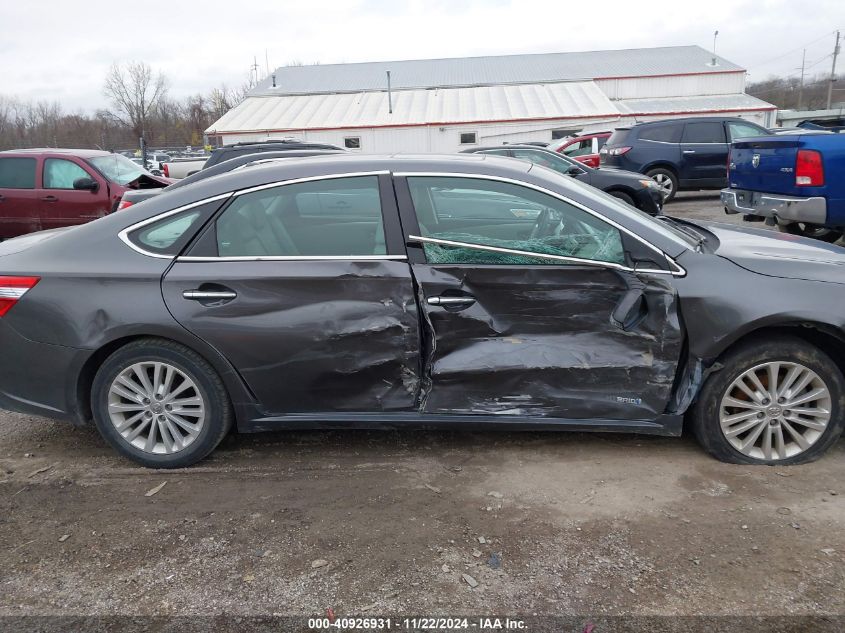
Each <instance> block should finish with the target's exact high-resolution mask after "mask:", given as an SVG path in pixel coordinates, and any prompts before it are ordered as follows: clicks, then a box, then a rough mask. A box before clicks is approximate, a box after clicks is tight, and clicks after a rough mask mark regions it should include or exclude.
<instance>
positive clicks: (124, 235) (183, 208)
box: [117, 192, 232, 259]
mask: <svg viewBox="0 0 845 633" xmlns="http://www.w3.org/2000/svg"><path fill="white" fill-rule="evenodd" d="M231 196H232V192H229V193H223V194H220V195H219V196H212V197H211V198H204V199H202V200H199V201H197V202H192V203H190V204H186V205H183V206H181V207H176V208H175V209H171V210H170V211H165V212H164V213H159V214H158V215H154V216H153V217H151V218H147V219H146V220H142V221H140V222H136V223H135V224H133V225H131V226H128V227H126V228H125V229H123V230H122V231H120V233H118V234H117V236H118V237H119V238H120V239H121V241H123V243H124V244H126V245H127V246H128V247H129V248H131V249H132V250H133V251H135V252H137V253H140V254H141V255H146V256H147V257H155V258H156V259H174V258H175V257H176V256H175V255H164V254H162V253H153V252H152V251H148V250H144V249H143V248H141V247H140V246H138V245H136V244H134V243H133V242H132V240H130V239H129V234H130V233H132V232H133V231H137V230H138V229H142V228H144V227H145V226H147V225H150V224H154V223H156V222H158V221H159V220H163V219H165V218H169V217H170V216H171V215H176V214H177V213H182V212H183V211H188V210H190V209H193V208H194V207H200V206H202V205H204V204H208V203H209V202H215V201H217V200H225V199H226V198H230V197H231Z"/></svg>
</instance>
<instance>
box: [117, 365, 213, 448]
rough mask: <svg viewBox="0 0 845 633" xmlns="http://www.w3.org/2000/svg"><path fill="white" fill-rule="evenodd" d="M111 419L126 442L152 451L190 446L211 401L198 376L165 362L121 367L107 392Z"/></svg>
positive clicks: (202, 422) (201, 425) (198, 432)
mask: <svg viewBox="0 0 845 633" xmlns="http://www.w3.org/2000/svg"><path fill="white" fill-rule="evenodd" d="M108 410H109V418H110V419H111V422H112V424H113V425H114V428H115V430H116V431H117V432H118V433H119V434H120V436H121V437H122V438H123V440H124V441H126V442H127V443H129V444H131V445H132V446H134V447H135V448H137V449H140V450H142V451H144V452H146V453H153V454H159V455H161V454H164V455H168V454H172V453H177V452H179V451H181V450H183V449H185V448H186V447H188V446H190V445H191V444H192V443H193V442H194V441H195V440H196V439H197V438H198V437H199V435H200V433H201V431H202V429H203V425H204V424H205V415H206V413H205V412H206V404H205V401H204V399H203V395H202V393H201V392H200V390H199V388H198V387H197V385H196V383H195V382H194V380H193V379H192V378H191V377H190V376H188V375H187V374H186V373H185V372H184V371H182V370H180V369H178V368H177V367H175V366H173V365H170V364H168V363H164V362H160V361H148V362H140V363H135V364H133V365H130V366H129V367H127V368H126V369H124V370H123V371H121V372H120V373H119V374H118V375H117V377H116V378H115V379H114V380H113V381H112V383H111V386H110V387H109V392H108Z"/></svg>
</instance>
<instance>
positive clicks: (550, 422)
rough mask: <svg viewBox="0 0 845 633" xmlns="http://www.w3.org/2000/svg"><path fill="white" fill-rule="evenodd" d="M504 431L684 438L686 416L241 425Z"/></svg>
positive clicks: (401, 416)
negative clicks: (635, 418)
mask: <svg viewBox="0 0 845 633" xmlns="http://www.w3.org/2000/svg"><path fill="white" fill-rule="evenodd" d="M473 427H475V428H478V429H501V430H507V431H514V430H528V431H601V432H609V433H643V434H648V435H671V436H679V435H681V430H682V428H683V416H681V415H668V414H666V415H661V416H658V417H657V418H654V419H652V420H608V419H586V420H585V419H570V418H548V417H538V416H525V417H521V416H514V415H507V416H504V415H484V414H478V415H451V414H437V413H429V414H421V413H416V412H387V413H352V412H350V413H337V412H331V413H289V414H286V415H280V416H269V417H262V418H254V419H252V420H248V421H246V422H241V423H239V424H238V430H239V431H240V432H242V433H257V432H261V431H280V430H286V429H288V430H294V429H296V430H303V429H334V430H338V429H385V430H396V429H435V428H440V429H446V428H451V429H454V430H458V429H469V428H473Z"/></svg>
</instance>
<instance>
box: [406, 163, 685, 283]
mask: <svg viewBox="0 0 845 633" xmlns="http://www.w3.org/2000/svg"><path fill="white" fill-rule="evenodd" d="M393 175H394V176H396V177H402V178H408V177H414V176H433V177H452V178H473V179H475V180H493V181H498V182H506V183H510V184H514V185H519V186H522V187H527V188H529V189H534V190H536V191H539V192H540V193H544V194H546V195H549V196H552V197H553V198H557V199H558V200H562V201H563V202H566V203H567V204H571V205H572V206H574V207H576V208H577V209H581V210H582V211H585V212H587V213H589V214H590V215H592V216H593V217H595V218H597V219H599V220H601V221H602V222H606V223H607V224H609V225H610V226H612V227H614V228H615V229H617V230H618V231H621V232H623V233H625V234H626V235H629V236H630V237H631V238H633V239H635V240H637V241H638V242H640V243H641V244H644V245H645V246H647V247H648V248H650V249H651V250H653V251H654V252H655V253H657V254H659V255H661V256H662V257H663V258H665V259H666V261H667V262H668V263H669V266H670V267H672V268H674V269H675V270H674V271H672V272H671V274H672V275H677V276H680V277H683V276H684V275H686V270H684V268H683V267H682V266H680V265H679V264H678V263H677V262H676V261H675V260H674V259H673V258H672V257H670V256H669V255H667V254H666V253H665V252H663V250H662V249H660V248H658V247H657V246H655V245H654V244H652V243H651V242H649V241H648V240H646V239H645V238H643V237H640V236H639V235H637V234H636V233H634V232H633V231H631V230H630V229H628V228H626V227H624V226H622V225H621V224H619V223H618V222H616V221H614V220H611V219H610V218H608V217H606V216H604V215H602V214H601V213H598V212H597V211H593V210H592V209H590V208H589V207H587V206H586V205H583V204H581V203H580V202H577V201H575V200H573V199H572V198H567V197H566V196H564V195H562V194H559V193H557V192H554V191H551V190H549V189H546V188H545V187H541V186H539V185H535V184H533V183H530V182H526V181H524V180H516V179H514V178H505V177H504V176H491V175H488V174H463V173H457V172H408V171H404V172H394V174H393ZM678 244H680V245H682V246H683V247H684V248H685V249H687V250H691V249H690V247H689V245H688V244H684V243H683V242H681V241H680V240H678ZM544 257H545V255H544ZM588 261H591V260H588ZM626 270H633V269H632V268H626ZM641 272H642V270H641ZM662 272H669V271H662Z"/></svg>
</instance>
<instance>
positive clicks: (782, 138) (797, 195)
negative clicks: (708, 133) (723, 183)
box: [722, 131, 845, 242]
mask: <svg viewBox="0 0 845 633" xmlns="http://www.w3.org/2000/svg"><path fill="white" fill-rule="evenodd" d="M728 184H729V186H728V188H727V189H722V203H723V204H724V205H725V211H726V212H727V213H742V214H744V216H745V219H746V220H750V221H759V220H764V221H766V222H767V223H769V224H770V225H773V224H777V226H778V228H779V229H780V230H781V231H784V232H786V233H792V234H795V235H803V236H805V237H813V238H816V239H820V240H824V241H826V242H835V241H836V240H838V239H839V238H841V237H842V235H843V232H845V134H830V133H825V132H810V131H808V132H798V133H796V134H782V135H772V136H760V137H755V138H747V139H742V140H738V141H735V142H734V143H733V144H732V146H731V153H730V158H729V159H728Z"/></svg>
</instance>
